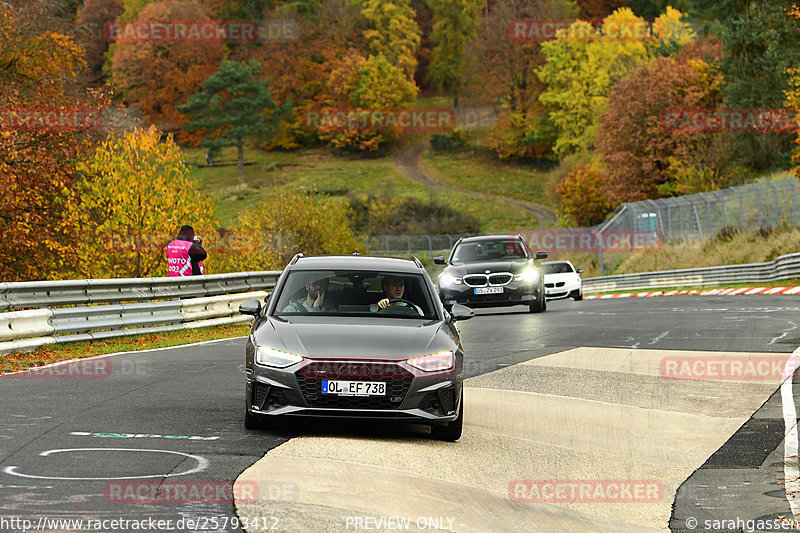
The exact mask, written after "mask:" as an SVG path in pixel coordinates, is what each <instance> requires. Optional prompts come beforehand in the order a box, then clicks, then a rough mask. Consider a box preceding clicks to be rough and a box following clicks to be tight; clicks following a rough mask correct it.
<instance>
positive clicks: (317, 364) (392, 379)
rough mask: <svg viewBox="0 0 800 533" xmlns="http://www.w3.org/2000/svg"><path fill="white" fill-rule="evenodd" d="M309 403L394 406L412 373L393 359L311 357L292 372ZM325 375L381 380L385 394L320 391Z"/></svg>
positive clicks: (371, 407)
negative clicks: (308, 361)
mask: <svg viewBox="0 0 800 533" xmlns="http://www.w3.org/2000/svg"><path fill="white" fill-rule="evenodd" d="M295 377H296V378H297V383H298V385H299V386H300V390H301V391H302V393H303V398H305V400H306V403H307V404H308V405H309V407H328V408H338V409H397V408H398V407H400V405H401V404H402V403H403V400H404V399H405V397H406V394H407V393H408V389H409V388H410V387H411V381H412V380H413V379H414V375H413V374H412V373H411V372H409V371H408V370H406V369H404V368H402V367H401V366H399V365H397V364H396V363H392V362H361V361H314V362H311V363H309V364H308V365H306V366H305V367H303V368H302V369H300V370H298V371H297V372H296V373H295ZM324 379H343V380H350V381H382V382H385V383H386V396H337V395H335V394H322V381H323V380H324Z"/></svg>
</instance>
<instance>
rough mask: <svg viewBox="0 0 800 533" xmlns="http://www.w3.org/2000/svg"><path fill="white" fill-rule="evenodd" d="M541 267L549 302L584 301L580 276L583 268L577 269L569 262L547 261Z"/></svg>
mask: <svg viewBox="0 0 800 533" xmlns="http://www.w3.org/2000/svg"><path fill="white" fill-rule="evenodd" d="M541 266H542V270H544V293H545V296H546V298H547V299H548V300H558V299H560V298H572V299H574V300H575V301H576V302H577V301H580V300H583V291H582V289H581V276H580V274H581V272H583V269H582V268H578V269H576V268H575V267H574V266H573V265H572V263H570V262H569V261H545V262H543V263H541Z"/></svg>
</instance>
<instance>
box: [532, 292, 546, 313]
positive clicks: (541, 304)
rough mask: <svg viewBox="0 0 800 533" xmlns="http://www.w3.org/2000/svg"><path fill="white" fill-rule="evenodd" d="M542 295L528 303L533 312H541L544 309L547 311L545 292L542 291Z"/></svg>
mask: <svg viewBox="0 0 800 533" xmlns="http://www.w3.org/2000/svg"><path fill="white" fill-rule="evenodd" d="M541 294H542V295H541V297H540V298H539V299H538V300H536V301H535V302H531V303H530V304H529V305H528V310H529V311H530V312H531V313H541V312H543V311H547V299H546V298H545V297H544V293H543V292H542V293H541Z"/></svg>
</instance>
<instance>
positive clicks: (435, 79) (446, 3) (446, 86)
mask: <svg viewBox="0 0 800 533" xmlns="http://www.w3.org/2000/svg"><path fill="white" fill-rule="evenodd" d="M485 3H486V0H428V6H430V8H431V10H432V12H433V32H432V34H431V37H430V39H431V43H432V44H433V55H432V57H431V62H430V65H429V67H428V81H430V83H431V84H433V86H434V87H436V88H437V89H439V90H440V91H442V92H444V93H445V94H448V95H450V96H452V98H453V107H456V108H458V97H459V95H460V93H461V92H462V91H463V88H464V47H465V46H466V45H467V44H469V43H471V42H473V41H474V40H475V38H476V37H477V35H478V29H479V28H480V22H481V9H482V8H483V5H484V4H485Z"/></svg>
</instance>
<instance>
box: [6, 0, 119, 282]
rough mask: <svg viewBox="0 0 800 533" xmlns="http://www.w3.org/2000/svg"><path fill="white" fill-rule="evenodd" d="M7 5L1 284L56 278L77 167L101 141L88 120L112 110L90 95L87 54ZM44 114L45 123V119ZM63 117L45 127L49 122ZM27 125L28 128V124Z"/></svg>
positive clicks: (93, 95)
mask: <svg viewBox="0 0 800 533" xmlns="http://www.w3.org/2000/svg"><path fill="white" fill-rule="evenodd" d="M21 16H22V15H21V14H20V12H18V11H16V10H14V9H12V8H10V7H9V6H8V5H5V4H2V3H0V65H1V66H0V190H2V191H3V194H1V195H0V225H1V226H2V236H1V237H0V280H3V281H18V280H36V279H44V278H48V277H52V276H54V275H56V274H55V273H56V272H58V271H59V269H61V268H62V267H63V258H62V255H61V254H59V253H58V252H57V250H59V249H60V248H62V247H63V246H64V245H65V244H67V243H68V242H69V236H67V235H64V234H63V233H62V232H61V231H60V230H59V222H60V220H61V219H62V217H63V216H64V212H65V208H64V194H65V193H66V192H68V191H69V189H70V187H71V186H72V183H73V179H74V163H73V161H74V160H75V159H76V158H78V157H79V156H80V154H81V153H82V152H84V151H85V150H86V149H87V147H88V146H89V145H90V143H91V142H92V141H93V134H92V132H91V131H89V130H91V129H92V128H93V126H94V125H96V124H97V123H96V122H93V123H92V124H91V125H89V127H87V125H86V124H85V123H84V122H83V121H82V120H81V121H79V122H75V119H77V117H79V115H80V113H81V112H82V111H83V110H84V109H86V108H91V109H93V110H94V112H95V113H97V110H98V109H99V108H100V107H102V106H103V105H105V104H106V102H104V101H103V99H102V97H101V96H100V95H99V94H96V93H91V92H89V93H87V92H86V90H85V88H84V87H83V85H82V81H81V79H80V77H79V72H80V70H81V69H82V68H83V66H84V62H83V58H82V55H83V54H82V51H81V49H80V47H79V46H78V45H77V44H76V43H75V42H74V41H73V40H72V39H71V38H69V37H67V36H65V35H63V34H59V33H54V32H49V31H45V32H40V31H39V29H38V28H34V27H31V26H30V25H28V24H27V23H26V22H25V19H20V17H21ZM37 113H39V115H38V116H37ZM48 113H52V116H56V117H59V118H57V119H55V121H43V120H42V119H41V117H42V116H44V114H48ZM26 121H27V122H26Z"/></svg>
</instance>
